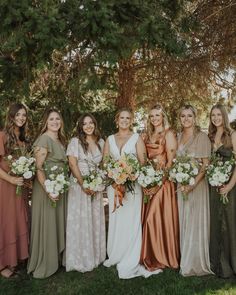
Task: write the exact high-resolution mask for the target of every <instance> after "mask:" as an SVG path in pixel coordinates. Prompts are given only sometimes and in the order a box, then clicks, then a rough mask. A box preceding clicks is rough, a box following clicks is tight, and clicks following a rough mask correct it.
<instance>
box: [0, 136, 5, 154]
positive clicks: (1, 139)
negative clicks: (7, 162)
mask: <svg viewBox="0 0 236 295" xmlns="http://www.w3.org/2000/svg"><path fill="white" fill-rule="evenodd" d="M5 141H6V135H5V133H4V132H2V131H1V132H0V157H1V156H4V155H5V148H4V144H5Z"/></svg>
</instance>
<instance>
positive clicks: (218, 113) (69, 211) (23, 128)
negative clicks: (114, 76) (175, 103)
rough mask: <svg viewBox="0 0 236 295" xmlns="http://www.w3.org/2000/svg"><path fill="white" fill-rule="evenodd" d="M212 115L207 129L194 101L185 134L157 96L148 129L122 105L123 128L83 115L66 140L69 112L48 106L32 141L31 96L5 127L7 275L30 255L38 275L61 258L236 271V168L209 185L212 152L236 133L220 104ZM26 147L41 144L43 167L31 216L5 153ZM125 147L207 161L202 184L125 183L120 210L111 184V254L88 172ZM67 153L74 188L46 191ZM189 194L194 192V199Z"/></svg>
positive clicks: (167, 159) (89, 264)
mask: <svg viewBox="0 0 236 295" xmlns="http://www.w3.org/2000/svg"><path fill="white" fill-rule="evenodd" d="M209 117H210V123H209V132H208V135H207V134H206V133H204V132H202V131H201V130H200V128H199V127H198V126H197V124H196V119H197V118H196V111H195V109H194V108H193V107H192V106H191V105H185V106H183V107H182V108H181V109H180V111H179V120H180V124H181V132H180V133H179V134H178V135H177V136H176V133H175V132H174V131H173V130H171V129H170V126H169V124H168V119H167V115H166V113H165V111H164V109H163V107H162V106H161V105H155V106H154V107H152V108H151V109H150V111H149V114H148V121H147V128H146V131H145V132H144V133H143V134H141V135H139V134H137V133H133V131H132V123H133V114H132V112H131V111H130V110H128V109H121V110H119V111H118V112H117V114H116V117H115V122H116V126H117V130H118V131H117V133H115V134H113V135H110V136H109V137H108V138H107V139H106V142H104V140H103V139H102V138H101V135H100V133H99V128H98V125H97V121H96V119H95V118H94V116H93V115H91V114H84V115H82V116H81V117H80V118H79V120H78V123H77V128H76V132H75V135H74V137H73V138H72V139H71V140H70V142H69V144H68V146H66V140H65V136H64V131H63V119H62V117H61V114H60V112H59V111H58V110H56V109H49V110H47V111H46V112H45V114H44V117H43V120H42V122H41V124H40V125H39V126H40V130H39V134H38V136H37V139H36V141H35V142H34V144H33V145H31V143H30V141H29V139H28V136H27V133H28V124H27V123H28V114H27V109H26V107H25V106H24V105H23V104H18V103H16V104H14V105H12V106H11V107H10V109H9V112H8V115H7V118H6V124H5V128H4V130H3V131H1V132H0V271H1V275H2V276H3V277H6V278H9V277H11V276H15V275H16V267H17V265H18V264H19V263H20V262H21V261H25V260H26V259H28V263H27V271H28V273H32V274H33V277H35V278H46V277H49V276H50V275H52V274H54V273H55V272H56V271H57V269H58V268H59V266H60V265H64V266H65V267H66V271H72V270H76V271H80V272H86V271H91V270H93V269H94V268H95V267H97V266H98V265H99V264H101V263H102V262H103V263H104V266H106V267H110V266H112V265H116V266H117V270H118V275H119V278H122V279H129V278H132V277H136V276H144V277H149V276H150V275H153V274H158V273H160V272H161V271H162V270H163V269H164V268H173V269H180V273H181V274H182V275H183V276H192V275H196V276H202V275H208V274H216V275H218V276H221V277H225V278H227V277H231V276H234V275H236V235H235V228H236V185H235V184H236V169H234V171H233V173H232V176H231V178H230V181H229V182H228V183H227V184H225V185H224V186H222V187H221V188H220V189H219V188H214V187H210V188H209V186H208V183H207V181H206V178H205V170H206V165H207V164H208V162H209V158H210V155H211V153H212V152H216V153H217V154H219V155H220V156H221V157H222V158H223V161H226V160H227V159H229V158H231V157H232V155H234V154H235V152H236V133H235V132H233V131H232V130H231V128H230V126H229V120H228V115H227V112H226V110H225V108H224V107H223V106H222V105H215V106H213V107H212V109H211V111H210V115H209ZM25 150H28V151H30V150H33V152H34V156H35V158H36V167H37V173H36V177H35V179H34V180H33V192H32V202H31V203H32V205H31V214H30V215H31V222H30V220H29V218H28V215H29V214H27V210H28V199H27V196H28V190H27V189H24V190H23V194H22V196H20V197H19V196H16V186H27V185H28V184H27V185H26V183H25V180H24V179H23V178H22V177H18V176H14V175H11V174H10V173H9V170H10V168H9V165H8V162H7V161H6V156H7V155H10V154H11V155H14V154H15V153H17V151H20V152H22V151H25ZM124 153H126V154H135V155H136V157H137V159H138V160H139V162H140V164H141V165H144V164H145V162H146V160H147V159H150V160H153V161H155V163H156V164H157V166H158V168H170V167H171V165H172V163H173V159H174V158H175V157H176V155H178V154H182V153H187V154H188V155H190V156H191V157H193V158H194V159H195V160H196V161H197V162H198V163H199V167H200V169H199V173H198V175H197V176H196V177H195V183H194V185H185V186H180V185H178V188H177V187H176V185H175V184H174V183H173V182H171V181H170V180H169V179H168V178H165V179H164V180H163V185H162V186H160V187H158V186H156V187H153V188H151V189H142V188H141V187H140V186H139V185H138V184H137V183H136V184H135V187H134V191H132V192H130V191H126V192H125V197H124V200H123V206H121V207H119V208H117V209H116V210H115V211H114V202H116V198H115V192H116V184H113V185H111V186H109V187H107V195H108V200H109V226H108V237H107V259H106V235H105V217H104V205H103V194H102V192H94V191H92V190H89V189H87V188H84V187H83V176H84V175H86V174H88V173H89V171H90V169H91V168H95V167H97V166H98V165H99V164H100V163H101V162H102V159H103V158H104V157H106V156H107V155H109V156H111V157H112V158H113V159H115V160H118V159H119V158H120V157H121V156H122V155H123V154H124ZM67 162H68V163H69V167H70V170H71V177H73V178H74V179H76V182H72V181H71V184H70V187H69V192H68V196H67V195H66V194H64V196H60V197H59V198H56V199H55V196H53V195H51V194H50V193H47V192H46V188H45V184H44V182H45V179H46V174H45V166H47V167H49V168H51V167H53V166H58V167H64V166H65V165H66V164H67ZM123 189H124V190H125V188H123ZM143 193H145V194H147V195H149V202H147V203H144V202H143ZM182 193H185V194H186V195H188V198H187V200H184V199H183V198H182ZM226 193H227V194H228V199H229V203H228V204H226V205H224V204H222V203H221V202H220V194H226ZM52 202H55V204H56V206H52ZM29 229H30V230H29ZM29 231H30V235H29ZM29 236H30V238H29ZM105 259H106V260H105Z"/></svg>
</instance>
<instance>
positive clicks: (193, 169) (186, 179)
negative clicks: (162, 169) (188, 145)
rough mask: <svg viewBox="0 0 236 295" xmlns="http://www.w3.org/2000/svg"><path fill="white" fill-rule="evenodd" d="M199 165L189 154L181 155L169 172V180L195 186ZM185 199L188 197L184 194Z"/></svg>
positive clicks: (174, 161)
mask: <svg viewBox="0 0 236 295" xmlns="http://www.w3.org/2000/svg"><path fill="white" fill-rule="evenodd" d="M198 166H199V164H198V163H197V161H196V160H195V159H194V158H192V157H190V156H189V155H187V154H183V155H179V156H177V157H176V159H174V160H173V165H172V167H171V168H170V170H169V179H170V180H171V181H174V182H176V183H179V184H182V185H194V184H195V176H197V175H198V172H199V168H198ZM182 196H183V199H184V200H187V199H188V196H187V195H185V194H184V193H182Z"/></svg>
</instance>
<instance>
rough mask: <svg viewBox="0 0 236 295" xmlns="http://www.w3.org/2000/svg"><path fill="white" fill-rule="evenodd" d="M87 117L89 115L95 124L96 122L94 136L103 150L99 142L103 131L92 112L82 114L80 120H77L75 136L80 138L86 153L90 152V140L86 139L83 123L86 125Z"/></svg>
mask: <svg viewBox="0 0 236 295" xmlns="http://www.w3.org/2000/svg"><path fill="white" fill-rule="evenodd" d="M86 117H89V118H90V119H91V120H92V121H93V124H94V127H95V128H94V132H93V136H94V139H95V143H96V145H97V146H98V148H99V150H100V151H101V147H100V145H99V143H98V141H99V139H100V138H101V133H100V131H99V129H98V123H97V120H96V119H95V117H94V116H93V115H92V114H90V113H85V114H83V115H81V116H80V117H79V119H78V122H77V126H76V131H75V136H77V137H78V139H79V140H80V143H81V145H82V148H83V150H84V152H85V153H88V146H89V144H88V142H87V141H86V134H85V133H84V131H83V125H84V119H85V118H86Z"/></svg>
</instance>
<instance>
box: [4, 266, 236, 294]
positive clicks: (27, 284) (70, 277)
mask: <svg viewBox="0 0 236 295" xmlns="http://www.w3.org/2000/svg"><path fill="white" fill-rule="evenodd" d="M0 284H1V291H0V293H1V294H4V295H25V294H26V293H27V294H30V295H52V294H55V295H56V294H60V295H73V294H78V295H96V294H103V295H121V294H122V295H123V294H127V295H134V294H140V295H150V294H153V295H166V294H172V295H190V294H199V295H214V294H217V295H233V294H236V288H235V280H233V279H231V280H230V279H228V280H223V279H219V278H217V277H215V276H213V275H212V276H203V277H194V276H193V277H182V276H181V275H180V274H179V273H178V272H177V271H174V270H170V269H165V270H164V271H163V273H161V274H158V275H154V276H151V277H150V278H148V279H145V278H143V277H138V278H134V279H131V280H120V279H119V278H118V275H117V270H116V269H115V267H110V268H105V267H104V266H99V267H98V268H96V269H95V270H93V271H91V272H86V273H81V272H77V271H71V272H65V271H64V270H63V269H60V270H59V271H58V272H57V273H56V274H55V275H53V276H51V277H50V278H47V279H44V280H38V279H33V278H32V277H31V276H29V275H27V274H26V273H25V271H23V270H22V271H21V274H20V277H19V278H18V279H10V280H6V279H3V278H0Z"/></svg>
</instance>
